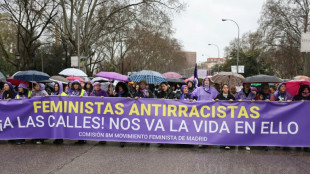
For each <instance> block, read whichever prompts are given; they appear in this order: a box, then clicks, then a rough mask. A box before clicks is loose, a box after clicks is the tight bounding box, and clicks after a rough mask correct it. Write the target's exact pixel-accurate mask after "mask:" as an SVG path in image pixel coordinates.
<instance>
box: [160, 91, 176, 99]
mask: <svg viewBox="0 0 310 174" xmlns="http://www.w3.org/2000/svg"><path fill="white" fill-rule="evenodd" d="M157 98H164V99H173V98H174V94H173V92H172V91H171V90H170V89H168V91H167V92H164V91H160V92H159V93H158V95H157Z"/></svg>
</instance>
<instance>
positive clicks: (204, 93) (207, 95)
mask: <svg viewBox="0 0 310 174" xmlns="http://www.w3.org/2000/svg"><path fill="white" fill-rule="evenodd" d="M217 95H219V92H218V91H217V90H216V89H215V88H214V87H212V86H211V79H210V78H205V79H204V80H203V81H202V86H200V87H198V88H196V89H195V90H194V91H193V93H192V97H193V98H196V99H197V100H198V101H201V100H210V101H211V100H214V99H215V98H216V97H217Z"/></svg>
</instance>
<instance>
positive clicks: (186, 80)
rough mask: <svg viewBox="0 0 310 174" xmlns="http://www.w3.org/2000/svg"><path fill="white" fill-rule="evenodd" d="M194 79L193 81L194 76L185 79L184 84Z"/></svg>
mask: <svg viewBox="0 0 310 174" xmlns="http://www.w3.org/2000/svg"><path fill="white" fill-rule="evenodd" d="M194 79H195V78H194V76H192V77H190V78H187V79H185V80H184V82H185V83H187V82H188V81H194Z"/></svg>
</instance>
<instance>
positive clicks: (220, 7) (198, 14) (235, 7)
mask: <svg viewBox="0 0 310 174" xmlns="http://www.w3.org/2000/svg"><path fill="white" fill-rule="evenodd" d="M265 1H266V0H187V8H186V10H185V11H184V12H182V13H180V14H178V15H176V16H175V17H174V21H173V27H174V30H175V37H176V38H177V39H178V40H179V41H180V42H181V44H182V45H183V49H184V50H185V51H195V52H197V62H201V61H206V58H207V57H217V55H218V52H217V48H216V47H215V46H208V44H209V43H211V44H216V45H218V46H219V48H220V56H221V57H223V56H224V47H226V46H228V45H229V42H230V41H231V40H233V39H234V38H237V36H238V30H237V26H236V24H234V23H233V22H230V21H226V22H222V18H228V19H233V20H234V21H236V22H237V23H238V24H239V27H240V37H241V36H242V34H244V33H246V32H248V31H255V30H256V29H257V28H258V23H257V21H258V20H259V17H260V13H261V8H262V5H263V4H264V2H265ZM202 55H204V56H202Z"/></svg>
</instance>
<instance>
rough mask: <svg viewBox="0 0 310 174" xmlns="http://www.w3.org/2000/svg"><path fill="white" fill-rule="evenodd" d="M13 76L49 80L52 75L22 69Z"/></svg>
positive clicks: (24, 78) (22, 78) (24, 79)
mask: <svg viewBox="0 0 310 174" xmlns="http://www.w3.org/2000/svg"><path fill="white" fill-rule="evenodd" d="M13 78H14V79H18V80H23V81H42V80H48V79H49V78H50V76H49V75H48V74H46V73H44V72H40V71H35V70H28V71H20V72H18V73H16V74H14V76H13Z"/></svg>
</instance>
